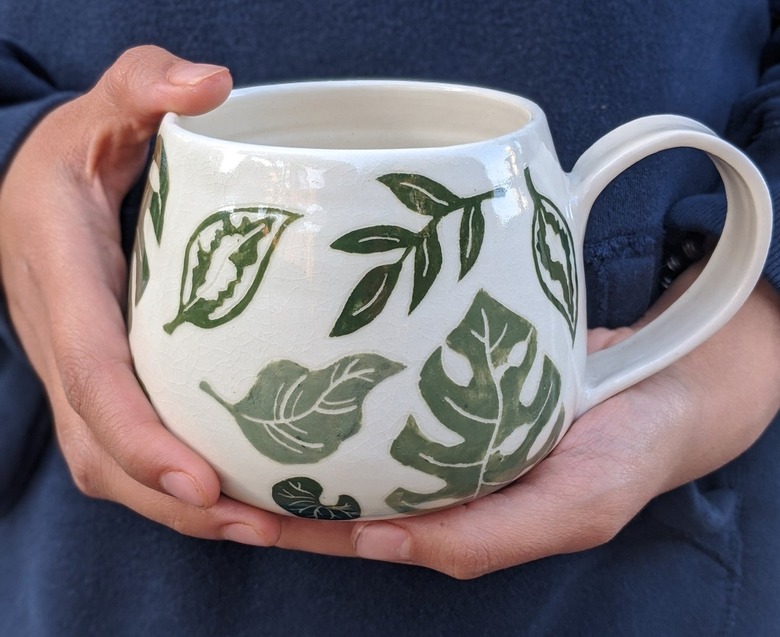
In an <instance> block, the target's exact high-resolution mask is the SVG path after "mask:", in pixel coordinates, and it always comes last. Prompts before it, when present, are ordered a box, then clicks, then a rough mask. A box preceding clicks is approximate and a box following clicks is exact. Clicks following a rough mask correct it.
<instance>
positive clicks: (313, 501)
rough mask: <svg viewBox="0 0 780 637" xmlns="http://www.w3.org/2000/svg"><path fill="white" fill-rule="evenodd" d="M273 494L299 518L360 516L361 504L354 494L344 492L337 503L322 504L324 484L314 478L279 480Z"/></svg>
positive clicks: (274, 497) (348, 518) (284, 507)
mask: <svg viewBox="0 0 780 637" xmlns="http://www.w3.org/2000/svg"><path fill="white" fill-rule="evenodd" d="M271 495H272V496H273V499H274V502H276V504H278V505H279V506H280V507H282V508H283V509H284V510H285V511H287V512H288V513H292V514H293V515H297V516H298V517H299V518H309V519H311V520H356V519H357V518H359V517H360V505H359V504H358V502H357V500H355V498H353V497H352V496H349V495H343V494H342V495H340V496H339V498H338V500H337V501H336V504H332V505H326V504H322V502H320V498H321V497H322V486H321V485H320V483H319V482H317V481H316V480H313V479H312V478H305V477H301V478H290V479H288V480H282V481H281V482H277V483H276V484H275V485H274V486H273V489H272V491H271Z"/></svg>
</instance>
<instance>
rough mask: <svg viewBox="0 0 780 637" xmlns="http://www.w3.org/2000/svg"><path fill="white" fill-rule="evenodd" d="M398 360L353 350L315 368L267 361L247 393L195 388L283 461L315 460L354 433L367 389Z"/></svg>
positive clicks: (258, 444) (264, 450)
mask: <svg viewBox="0 0 780 637" xmlns="http://www.w3.org/2000/svg"><path fill="white" fill-rule="evenodd" d="M403 368H404V366H403V365H401V364H399V363H396V362H394V361H391V360H389V359H387V358H384V357H382V356H379V355H378V354H353V355H350V356H346V357H345V358H342V359H341V360H339V361H337V362H335V363H333V364H332V365H329V366H328V367H325V368H324V369H319V370H310V369H307V368H306V367H303V366H302V365H298V364H297V363H295V362H293V361H289V360H280V361H274V362H272V363H269V364H268V365H267V366H266V367H264V368H263V369H262V370H261V371H260V373H259V374H258V375H257V378H256V380H255V383H254V385H253V387H252V388H251V389H250V390H249V393H248V394H247V395H246V396H245V397H244V398H243V399H241V400H240V401H238V402H237V403H236V404H230V403H228V402H227V401H226V400H224V399H223V398H221V397H220V396H218V395H217V393H216V392H215V391H214V390H213V389H212V388H211V386H210V385H209V384H208V383H207V382H205V381H204V382H202V383H201V384H200V388H201V389H202V390H203V391H204V392H206V393H207V394H208V395H209V396H211V397H212V398H214V400H216V401H217V402H218V403H219V404H220V405H222V406H223V407H224V408H225V409H227V411H228V412H230V414H231V415H232V416H233V418H235V420H236V423H237V424H238V426H239V427H240V428H241V431H242V432H243V433H244V435H245V436H246V438H247V440H249V442H250V443H251V444H252V445H253V446H254V447H255V448H256V449H257V450H258V451H260V452H261V453H262V454H264V455H265V456H267V457H269V458H271V459H272V460H275V461H277V462H281V463H283V464H306V463H314V462H318V461H320V460H322V459H323V458H325V457H327V456H329V455H330V454H332V453H333V452H334V451H336V449H337V448H338V447H339V445H341V443H342V442H343V441H344V440H346V439H347V438H349V437H350V436H352V435H354V434H355V433H357V431H358V430H359V429H360V426H361V424H362V419H363V402H364V401H365V399H366V396H367V395H368V393H369V392H370V391H371V390H372V389H373V388H374V387H376V385H378V384H379V383H381V382H382V381H384V380H385V379H387V378H389V377H391V376H393V375H395V374H397V373H398V372H400V371H401V370H402V369H403Z"/></svg>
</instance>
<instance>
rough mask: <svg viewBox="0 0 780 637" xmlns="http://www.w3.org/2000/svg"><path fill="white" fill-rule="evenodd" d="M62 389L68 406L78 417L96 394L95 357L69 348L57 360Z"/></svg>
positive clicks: (96, 370)
mask: <svg viewBox="0 0 780 637" xmlns="http://www.w3.org/2000/svg"><path fill="white" fill-rule="evenodd" d="M58 366H59V372H60V378H61V381H62V389H63V391H64V393H65V398H66V400H67V401H68V404H69V405H70V406H71V407H72V408H73V411H75V412H76V413H77V414H79V415H80V416H83V415H84V411H85V410H86V408H87V406H88V405H89V404H90V401H91V400H92V398H93V397H94V396H95V394H96V389H95V386H96V383H97V376H98V374H99V367H100V365H99V363H98V361H97V360H96V359H95V357H94V356H93V355H91V354H88V353H86V352H85V351H83V350H80V349H78V348H71V349H70V350H69V351H68V352H67V353H65V354H63V355H62V356H61V357H60V358H59V360H58Z"/></svg>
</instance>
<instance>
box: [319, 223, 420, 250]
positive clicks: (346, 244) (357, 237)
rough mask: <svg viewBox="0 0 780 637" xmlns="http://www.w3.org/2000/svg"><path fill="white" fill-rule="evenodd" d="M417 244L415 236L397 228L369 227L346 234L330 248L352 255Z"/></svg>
mask: <svg viewBox="0 0 780 637" xmlns="http://www.w3.org/2000/svg"><path fill="white" fill-rule="evenodd" d="M415 243H417V234H416V233H414V232H412V231H411V230H407V229H406V228H401V227H399V226H371V227H369V228H360V229H359V230H353V231H352V232H348V233H347V234H345V235H344V236H343V237H340V238H338V239H336V241H334V242H333V243H332V244H331V246H330V247H331V248H334V249H335V250H341V251H342V252H350V253H352V254H373V253H375V252H388V251H389V250H397V249H398V248H409V247H410V246H413V245H414V244H415Z"/></svg>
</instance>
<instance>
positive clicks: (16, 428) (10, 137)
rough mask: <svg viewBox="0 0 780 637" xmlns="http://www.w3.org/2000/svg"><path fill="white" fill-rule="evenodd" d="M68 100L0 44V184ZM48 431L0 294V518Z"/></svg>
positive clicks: (27, 60) (26, 59)
mask: <svg viewBox="0 0 780 637" xmlns="http://www.w3.org/2000/svg"><path fill="white" fill-rule="evenodd" d="M71 97H73V94H71V93H67V92H64V91H58V90H57V89H56V87H55V86H54V85H53V83H52V82H51V81H49V79H48V78H47V76H46V74H45V73H44V72H43V71H42V69H41V68H40V67H39V66H38V65H37V64H36V63H35V61H34V60H33V59H32V58H31V57H30V56H28V55H27V54H25V53H24V51H22V50H21V49H20V48H19V47H17V46H15V45H14V44H12V43H10V42H8V41H4V40H2V39H0V180H1V179H2V176H3V175H4V174H5V171H6V170H7V168H8V165H9V164H10V162H11V160H12V158H13V155H14V153H15V151H16V149H17V148H18V146H19V144H20V143H21V142H22V140H23V139H24V137H25V135H26V134H27V133H28V132H29V130H30V129H31V128H32V127H33V126H34V125H35V123H36V122H37V121H38V120H39V119H40V118H41V117H43V116H44V115H45V114H46V113H47V112H49V111H50V110H51V109H52V108H54V107H56V106H57V105H59V104H61V103H62V102H63V101H65V100H67V99H69V98H71ZM50 429H51V428H50V424H49V417H48V415H47V410H46V402H45V400H44V396H43V391H42V389H41V386H40V383H39V382H38V380H37V378H36V376H35V373H34V372H33V370H32V368H31V367H30V365H29V363H28V362H27V358H26V356H25V355H24V353H23V352H22V350H21V347H20V345H19V343H18V341H17V339H16V336H15V334H14V331H13V328H12V327H11V323H10V320H9V319H8V314H7V311H6V303H5V298H4V296H3V295H2V294H0V517H1V516H2V515H3V513H5V512H6V511H7V510H8V509H9V508H10V507H11V506H12V505H13V503H14V502H15V501H16V499H17V498H18V497H19V495H20V494H21V492H22V491H23V490H24V488H25V485H26V484H27V482H28V478H29V476H30V474H31V473H32V471H33V469H34V467H35V465H36V462H37V461H38V458H39V457H40V453H41V451H42V449H43V448H44V445H45V442H46V441H47V440H48V438H49V436H50Z"/></svg>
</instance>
